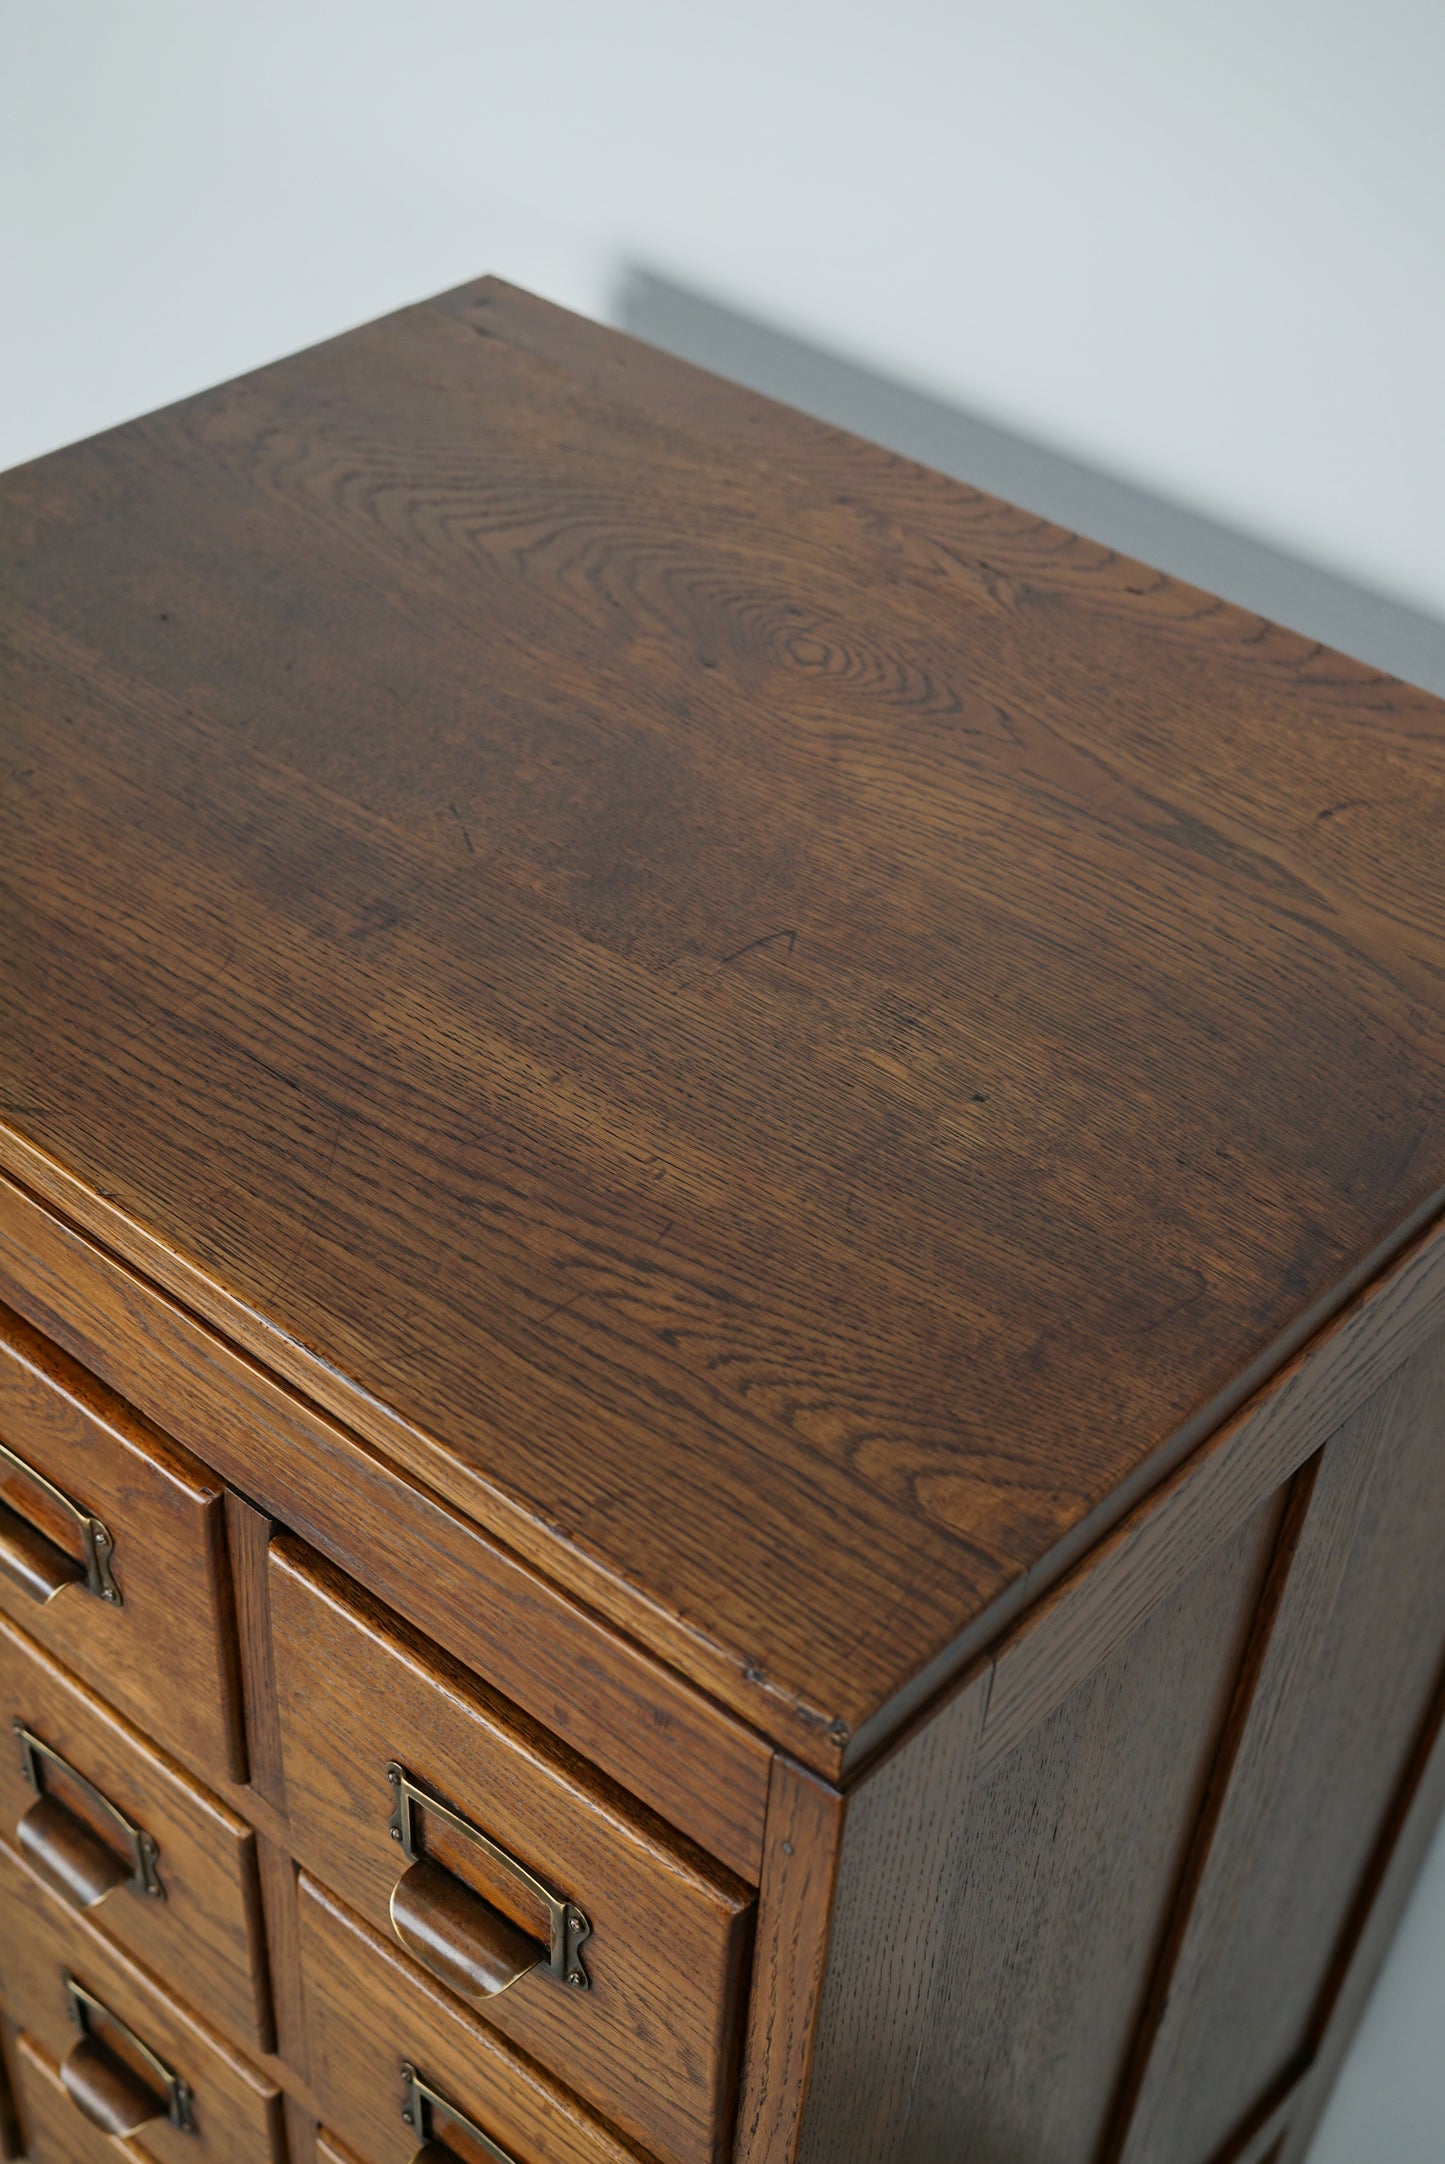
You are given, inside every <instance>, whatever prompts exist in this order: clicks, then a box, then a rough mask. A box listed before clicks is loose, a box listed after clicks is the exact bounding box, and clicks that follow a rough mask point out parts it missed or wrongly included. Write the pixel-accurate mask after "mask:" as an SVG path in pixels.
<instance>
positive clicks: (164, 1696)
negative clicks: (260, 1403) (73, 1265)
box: [0, 1308, 246, 1780]
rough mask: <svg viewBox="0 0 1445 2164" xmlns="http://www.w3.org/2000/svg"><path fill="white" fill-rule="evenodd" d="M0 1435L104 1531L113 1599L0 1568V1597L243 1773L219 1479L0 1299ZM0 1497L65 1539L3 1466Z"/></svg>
mask: <svg viewBox="0 0 1445 2164" xmlns="http://www.w3.org/2000/svg"><path fill="white" fill-rule="evenodd" d="M0 1439H3V1440H4V1441H5V1442H6V1443H7V1444H8V1445H9V1446H10V1448H11V1449H12V1450H13V1451H15V1452H17V1453H18V1454H19V1456H20V1457H21V1458H22V1459H23V1460H24V1462H25V1463H26V1464H27V1465H28V1466H30V1467H32V1468H33V1469H34V1470H35V1472H37V1473H40V1474H42V1475H43V1476H44V1477H45V1478H46V1479H47V1480H49V1481H51V1482H53V1483H54V1484H55V1486H57V1487H58V1488H60V1489H61V1490H62V1491H63V1492H64V1493H65V1494H66V1495H67V1496H68V1497H69V1498H70V1500H71V1502H72V1503H75V1504H76V1505H78V1507H79V1508H81V1509H82V1510H84V1511H87V1512H92V1513H94V1514H95V1515H96V1516H97V1517H99V1518H100V1519H101V1520H102V1521H103V1523H104V1524H105V1526H106V1529H107V1530H108V1532H109V1533H110V1534H111V1536H112V1538H113V1540H114V1543H115V1549H114V1555H113V1558H112V1575H113V1577H114V1580H115V1584H116V1587H117V1589H118V1590H119V1593H120V1595H121V1599H120V1601H119V1603H118V1604H114V1605H113V1604H112V1603H110V1602H108V1601H105V1600H102V1599H99V1598H98V1597H96V1596H94V1595H93V1594H91V1593H90V1592H88V1591H87V1590H86V1589H85V1588H84V1587H83V1586H81V1585H78V1584H75V1585H67V1586H65V1587H64V1588H63V1589H62V1590H61V1591H60V1592H59V1593H57V1594H56V1595H55V1597H54V1599H53V1600H50V1601H47V1602H45V1603H44V1604H43V1605H42V1604H38V1603H37V1602H36V1601H35V1600H34V1599H32V1598H31V1597H30V1596H29V1595H28V1594H27V1593H26V1592H25V1591H23V1590H21V1588H20V1587H19V1586H17V1585H16V1584H15V1583H14V1581H13V1580H11V1579H10V1578H9V1577H8V1576H4V1575H0V1608H3V1610H4V1612H5V1613H6V1614H7V1615H8V1616H10V1617H11V1619H12V1620H13V1621H14V1622H17V1623H19V1624H20V1625H21V1627H22V1628H23V1629H24V1630H25V1631H26V1632H28V1633H29V1635H30V1636H32V1637H34V1638H38V1639H40V1640H41V1642H42V1643H43V1644H44V1645H46V1646H48V1647H49V1648H50V1650H51V1651H52V1652H53V1653H55V1654H57V1655H58V1656H59V1657H60V1659H61V1660H63V1661H64V1662H65V1663H66V1665H67V1666H68V1667H71V1668H74V1669H76V1670H78V1671H79V1673H80V1674H81V1675H83V1676H84V1677H85V1678H86V1680H87V1681H88V1682H90V1683H93V1684H95V1685H96V1687H97V1689H99V1690H101V1691H103V1692H104V1693H105V1695H106V1696H107V1697H108V1698H111V1699H113V1700H114V1701H115V1702H116V1704H117V1705H119V1706H120V1707H121V1708H122V1709H123V1711H125V1712H127V1713H129V1714H131V1715H132V1716H133V1717H134V1718H135V1719H136V1720H137V1721H139V1722H140V1723H141V1725H142V1726H143V1727H144V1728H146V1729H147V1730H149V1732H150V1733H151V1734H152V1735H163V1736H164V1738H165V1741H166V1745H167V1748H168V1749H169V1750H172V1751H174V1752H175V1754H176V1755H177V1757H179V1758H181V1759H183V1760H184V1761H185V1762H186V1764H187V1765H189V1766H191V1767H192V1768H193V1769H194V1770H196V1771H197V1772H199V1773H200V1774H202V1775H203V1776H204V1777H206V1778H208V1779H210V1780H217V1779H221V1780H224V1779H226V1778H227V1777H229V1776H232V1775H236V1776H244V1774H245V1770H246V1757H245V1739H244V1735H243V1732H242V1712H241V1703H240V1688H239V1677H238V1673H237V1664H236V1646H235V1621H234V1617H233V1613H232V1607H231V1599H230V1571H229V1565H228V1559H227V1554H226V1536H225V1503H224V1498H223V1495H222V1492H221V1487H220V1483H219V1482H218V1481H217V1480H216V1478H215V1476H214V1475H213V1474H212V1473H210V1472H209V1471H208V1470H207V1468H206V1467H205V1466H203V1465H201V1464H200V1463H198V1461H197V1460H196V1459H195V1458H193V1457H192V1456H191V1455H190V1453H189V1452H188V1451H186V1450H183V1449H180V1448H178V1447H177V1445H176V1444H175V1443H174V1442H173V1441H172V1440H171V1438H170V1437H168V1436H165V1435H162V1434H160V1433H159V1432H158V1431H157V1430H156V1429H154V1428H153V1427H151V1426H150V1424H149V1423H148V1422H147V1421H145V1420H142V1419H139V1418H137V1416H136V1414H135V1412H134V1411H133V1409H132V1408H131V1407H130V1406H128V1405H125V1404H123V1403H121V1402H120V1401H119V1400H117V1399H116V1398H115V1397H114V1396H113V1395H112V1393H111V1392H110V1391H108V1390H106V1389H104V1388H102V1386H101V1385H100V1383H98V1382H97V1381H96V1379H95V1377H94V1376H93V1375H89V1374H86V1373H85V1372H84V1371H83V1370H82V1369H80V1368H78V1367H77V1366H76V1365H75V1363H74V1362H73V1361H72V1360H69V1359H67V1358H66V1357H65V1356H64V1354H62V1353H60V1352H58V1351H57V1350H56V1348H55V1347H54V1346H53V1345H51V1344H48V1343H47V1342H46V1341H45V1340H44V1339H43V1338H41V1337H40V1336H39V1335H38V1334H37V1333H36V1332H35V1331H34V1330H32V1329H30V1328H28V1327H27V1325H26V1324H25V1323H24V1322H23V1321H22V1320H21V1319H20V1318H19V1317H18V1316H16V1315H12V1314H10V1313H9V1312H7V1311H6V1310H5V1309H3V1308H0ZM0 1486H3V1491H4V1499H5V1501H6V1502H7V1503H9V1504H11V1505H13V1507H14V1508H15V1509H16V1510H17V1511H18V1512H20V1513H22V1514H23V1515H24V1516H26V1517H27V1518H29V1519H31V1520H32V1521H33V1522H35V1523H36V1524H37V1525H39V1526H40V1528H41V1530H42V1531H47V1532H49V1533H50V1535H51V1537H52V1538H56V1539H59V1538H62V1537H63V1538H64V1540H65V1541H66V1543H67V1547H68V1552H70V1553H72V1554H77V1553H78V1549H79V1544H78V1542H77V1541H76V1537H75V1534H74V1531H73V1529H72V1528H70V1527H68V1526H66V1525H65V1523H64V1520H63V1517H62V1518H57V1517H56V1516H55V1515H54V1514H53V1506H52V1515H51V1516H50V1518H49V1520H48V1522H47V1521H46V1520H45V1518H44V1515H43V1514H44V1512H45V1509H46V1505H45V1497H44V1492H43V1490H41V1489H39V1488H38V1486H37V1485H36V1483H35V1482H34V1481H32V1480H30V1479H28V1478H21V1477H18V1476H16V1475H15V1474H13V1473H12V1472H11V1471H10V1470H8V1469H0Z"/></svg>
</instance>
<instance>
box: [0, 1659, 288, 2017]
mask: <svg viewBox="0 0 1445 2164" xmlns="http://www.w3.org/2000/svg"><path fill="white" fill-rule="evenodd" d="M37 1782H38V1784H39V1786H38V1789H37V1786H36V1783H37ZM92 1791H93V1792H94V1793H92ZM107 1806H109V1807H110V1808H109V1809H108V1808H107ZM127 1821H128V1822H129V1828H127V1823H126V1822H127ZM0 1833H3V1834H4V1836H5V1837H6V1838H7V1839H10V1840H12V1841H14V1842H15V1844H16V1846H17V1847H19V1849H20V1850H21V1851H22V1853H23V1854H24V1855H25V1857H26V1860H27V1862H28V1863H29V1864H30V1866H31V1868H32V1869H33V1870H34V1871H35V1872H36V1873H37V1874H38V1875H39V1876H40V1877H42V1878H44V1879H46V1880H47V1882H48V1883H49V1884H50V1885H51V1887H52V1890H53V1891H55V1892H58V1893H60V1894H61V1895H62V1897H63V1898H65V1899H66V1900H67V1901H68V1902H69V1904H70V1906H71V1907H73V1908H78V1909H88V1910H92V1911H93V1912H94V1914H95V1917H96V1920H97V1921H98V1922H101V1923H103V1925H104V1928H105V1930H106V1931H107V1932H108V1933H109V1934H110V1936H111V1937H112V1938H115V1939H117V1940H118V1941H119V1942H120V1944H121V1945H122V1946H124V1947H126V1948H127V1950H128V1951H129V1952H131V1953H133V1954H135V1955H136V1956H137V1957H138V1958H139V1959H140V1960H141V1961H143V1962H144V1963H145V1965H146V1967H147V1968H150V1969H153V1970H155V1971H156V1972H157V1974H158V1975H160V1976H162V1977H165V1978H167V1979H169V1981H171V1982H172V1983H174V1984H177V1985H178V1986H180V1988H181V1989H182V1990H184V1992H185V1993H186V1995H187V1997H188V1998H191V1999H193V2000H194V2001H195V2003H196V2004H197V2006H199V2007H201V2008H202V2009H203V2011H204V2012H206V2013H207V2014H209V2015H211V2016H212V2018H213V2019H215V2020H216V2021H217V2022H219V2023H220V2025H221V2027H222V2028H223V2029H225V2030H227V2031H228V2033H230V2034H232V2035H234V2036H235V2037H236V2038H237V2039H238V2040H239V2041H240V2042H242V2043H246V2044H250V2045H252V2046H254V2047H255V2048H256V2049H258V2050H261V2051H266V2050H269V2049H270V2044H271V2032H270V2012H269V1999H268V1994H267V1992H266V1989H265V1985H264V1981H263V1976H264V1953H263V1942H262V1935H261V1925H260V1898H259V1891H258V1887H257V1881H256V1859H255V1840H254V1837H253V1835H252V1833H251V1829H250V1828H249V1826H247V1825H246V1824H245V1822H244V1821H243V1820H241V1819H239V1818H237V1817H236V1815H235V1813H234V1812H232V1811H230V1810H228V1809H227V1808H226V1807H225V1805H224V1804H221V1803H218V1802H217V1801H216V1800H215V1798H214V1797H212V1796H210V1795H208V1794H207V1793H206V1791H205V1790H204V1789H202V1788H200V1787H198V1786H197V1784H196V1783H195V1782H194V1781H193V1780H192V1779H191V1778H190V1776H189V1775H188V1774H185V1773H182V1772H181V1771H180V1770H179V1769H178V1768H177V1767H175V1766H174V1765H172V1764H171V1763H170V1761H169V1760H168V1759H165V1758H163V1757H162V1756H161V1755H160V1753H159V1752H158V1751H156V1750H155V1749H154V1748H153V1746H152V1745H151V1744H150V1743H148V1742H147V1741H146V1739H145V1737H144V1736H142V1735H140V1734H139V1733H138V1732H137V1731H136V1730H135V1729H134V1728H132V1727H131V1726H130V1724H129V1723H128V1722H126V1721H123V1720H121V1718H120V1717H119V1716H118V1715H117V1714H115V1713H112V1712H111V1710H110V1708H109V1707H108V1706H106V1705H104V1704H102V1702H101V1701H100V1700H99V1699H98V1698H96V1697H95V1696H94V1695H93V1694H92V1693H91V1692H90V1691H88V1690H87V1689H86V1688H85V1686H84V1685H83V1684H81V1683H77V1682H76V1681H75V1679H74V1678H73V1677H72V1676H69V1675H67V1674H66V1673H65V1671H64V1670H63V1669H62V1668H59V1667H58V1666H57V1665H56V1663H55V1662H54V1661H52V1660H51V1659H50V1658H49V1657H48V1656H47V1655H46V1654H45V1653H43V1652H42V1651H41V1649H40V1648H39V1647H38V1646H35V1645H33V1644H32V1643H31V1642H30V1640H29V1639H28V1638H27V1637H26V1636H25V1635H24V1633H23V1632H21V1631H18V1630H17V1629H16V1628H15V1626H14V1625H13V1624H12V1623H9V1622H7V1621H5V1620H3V1619H0ZM156 1889H159V1891H156Z"/></svg>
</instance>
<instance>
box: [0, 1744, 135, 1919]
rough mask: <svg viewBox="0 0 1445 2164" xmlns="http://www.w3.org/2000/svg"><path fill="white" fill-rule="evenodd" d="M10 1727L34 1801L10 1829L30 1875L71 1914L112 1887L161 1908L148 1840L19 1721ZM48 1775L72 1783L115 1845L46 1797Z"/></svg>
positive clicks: (89, 1906)
mask: <svg viewBox="0 0 1445 2164" xmlns="http://www.w3.org/2000/svg"><path fill="white" fill-rule="evenodd" d="M14 1727H15V1733H16V1735H17V1736H18V1737H19V1739H20V1765H21V1770H22V1772H23V1773H24V1775H25V1778H26V1780H27V1781H28V1782H29V1784H30V1786H31V1787H32V1788H33V1789H34V1790H35V1794H36V1798H37V1801H36V1802H34V1803H33V1804H32V1805H31V1806H30V1809H29V1810H28V1811H27V1812H26V1813H25V1815H24V1817H23V1818H22V1819H21V1821H20V1823H19V1825H18V1826H17V1827H16V1829H15V1838H16V1841H17V1843H18V1844H19V1847H20V1850H21V1853H22V1855H23V1856H24V1857H25V1859H26V1861H27V1863H28V1864H29V1865H30V1867H31V1869H32V1870H33V1871H35V1872H36V1873H37V1874H38V1875H39V1876H40V1877H41V1878H43V1879H44V1881H45V1883H46V1885H47V1886H49V1887H51V1888H53V1890H54V1891H55V1892H56V1893H58V1894H59V1895H60V1897H61V1899H62V1900H64V1901H68V1902H69V1903H70V1905H71V1907H72V1908H76V1909H92V1908H95V1907H96V1906H97V1905H98V1904H99V1903H100V1902H102V1901H103V1900H104V1899H105V1897H106V1895H107V1894H109V1893H114V1891H115V1889H116V1887H117V1886H129V1887H130V1888H131V1889H132V1890H133V1891H134V1892H135V1893H139V1894H146V1895H148V1896H149V1897H150V1899H151V1900H153V1901H164V1899H165V1897H166V1890H165V1888H164V1886H163V1885H162V1884H161V1880H160V1872H159V1869H158V1866H159V1863H160V1850H159V1848H158V1847H157V1846H156V1843H155V1841H154V1839H153V1838H152V1837H151V1835H150V1834H148V1833H147V1832H146V1831H145V1830H144V1828H143V1827H141V1826H137V1825H136V1824H135V1822H134V1821H133V1820H132V1819H129V1818H127V1816H126V1814H125V1812H124V1811H122V1810H121V1809H120V1807H119V1805H118V1804H114V1803H112V1802H111V1800H110V1798H109V1797H108V1796H106V1795H103V1794H102V1792H101V1791H100V1789H98V1788H97V1787H96V1785H95V1783H94V1782H93V1781H89V1780H87V1779H86V1777H85V1775H84V1774H83V1773H81V1772H79V1771H78V1769H77V1768H76V1767H74V1766H72V1765H71V1763H70V1761H69V1759H67V1758H62V1757H61V1755H60V1753H59V1751H57V1750H54V1749H52V1747H51V1746H50V1745H49V1744H48V1743H44V1742H42V1741H41V1739H40V1737H39V1736H37V1735H36V1734H35V1733H34V1731H33V1730H32V1729H29V1728H27V1727H26V1726H25V1723H24V1722H23V1721H16V1722H15V1723H14ZM52 1772H58V1773H60V1774H62V1775H63V1776H64V1777H65V1778H66V1779H67V1780H69V1781H72V1782H74V1784H75V1786H76V1787H77V1788H78V1789H79V1790H80V1791H81V1793H82V1794H83V1795H84V1796H85V1797H86V1798H87V1800H88V1801H89V1803H90V1805H91V1807H92V1809H93V1810H94V1812H95V1814H96V1816H97V1817H98V1818H99V1819H101V1821H102V1822H103V1823H104V1824H105V1825H106V1826H107V1827H108V1828H109V1829H110V1830H111V1832H112V1833H113V1835H114V1841H113V1842H112V1841H111V1840H109V1839H107V1838H106V1837H105V1835H103V1834H101V1833H98V1832H97V1831H96V1830H95V1828H94V1827H93V1826H90V1825H87V1823H86V1822H85V1820H84V1819H83V1818H80V1817H79V1816H78V1815H77V1814H76V1813H75V1812H74V1811H71V1810H68V1809H67V1808H66V1806H65V1805H64V1804H63V1803H62V1802H61V1800H60V1798H59V1797H58V1796H53V1795H50V1794H49V1793H47V1790H46V1787H45V1782H46V1779H47V1777H48V1775H49V1774H50V1773H52Z"/></svg>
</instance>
